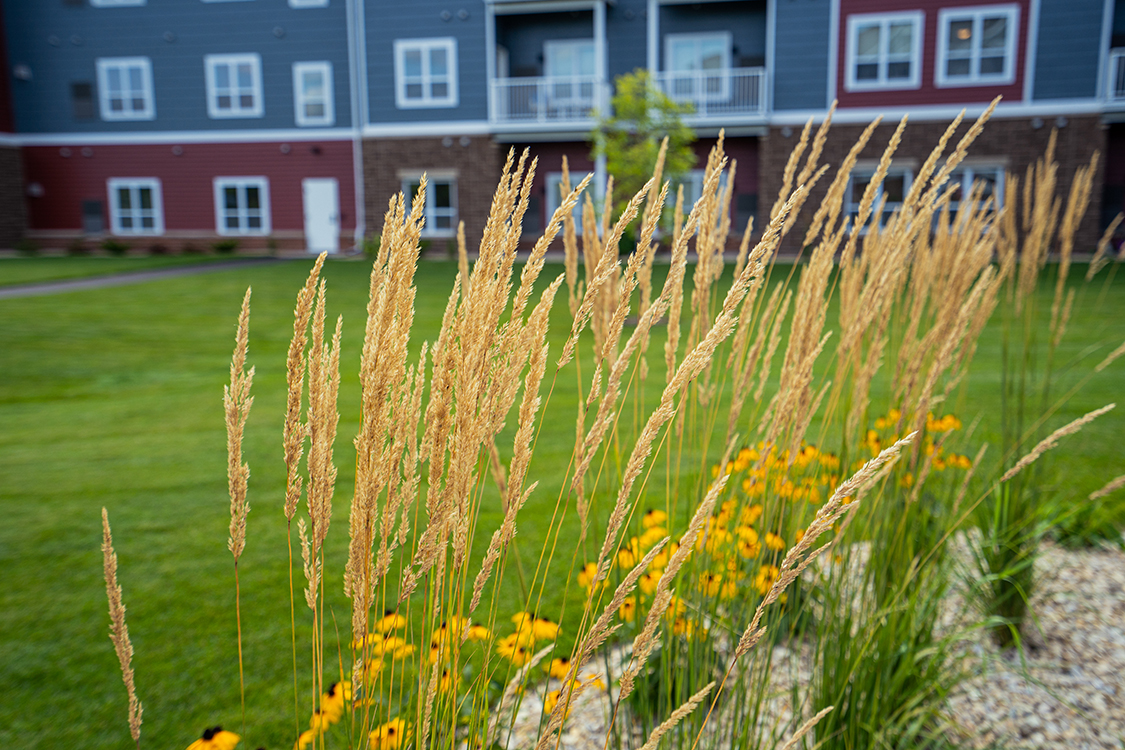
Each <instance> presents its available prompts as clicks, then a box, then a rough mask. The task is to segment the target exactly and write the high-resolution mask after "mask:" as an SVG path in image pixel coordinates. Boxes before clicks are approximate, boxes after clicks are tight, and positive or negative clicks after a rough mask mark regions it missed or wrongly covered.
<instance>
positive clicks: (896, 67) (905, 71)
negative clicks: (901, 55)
mask: <svg viewBox="0 0 1125 750" xmlns="http://www.w3.org/2000/svg"><path fill="white" fill-rule="evenodd" d="M909 77H910V63H908V62H894V63H888V64H887V78H892V79H895V80H898V79H902V78H909Z"/></svg>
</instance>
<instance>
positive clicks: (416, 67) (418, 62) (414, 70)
mask: <svg viewBox="0 0 1125 750" xmlns="http://www.w3.org/2000/svg"><path fill="white" fill-rule="evenodd" d="M403 57H404V58H405V62H406V75H408V76H420V75H422V50H418V49H408V50H406V54H405V55H403Z"/></svg>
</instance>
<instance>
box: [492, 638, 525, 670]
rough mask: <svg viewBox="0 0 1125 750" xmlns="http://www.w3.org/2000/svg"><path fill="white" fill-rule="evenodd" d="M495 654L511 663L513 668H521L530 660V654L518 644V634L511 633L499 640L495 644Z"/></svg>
mask: <svg viewBox="0 0 1125 750" xmlns="http://www.w3.org/2000/svg"><path fill="white" fill-rule="evenodd" d="M496 653H497V654H499V655H500V656H502V657H504V658H505V659H507V660H508V661H510V662H512V665H513V666H516V667H522V666H523V665H524V664H527V662H528V661H530V659H531V652H530V651H528V649H527V647H526V646H524V645H522V644H521V643H520V642H519V634H518V633H512V634H511V635H509V636H505V637H504V638H502V639H500V642H499V643H497V644H496Z"/></svg>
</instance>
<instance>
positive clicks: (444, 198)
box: [402, 172, 457, 237]
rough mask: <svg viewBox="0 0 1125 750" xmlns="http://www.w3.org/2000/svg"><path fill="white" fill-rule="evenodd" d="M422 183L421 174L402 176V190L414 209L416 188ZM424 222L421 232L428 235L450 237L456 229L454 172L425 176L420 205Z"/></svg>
mask: <svg viewBox="0 0 1125 750" xmlns="http://www.w3.org/2000/svg"><path fill="white" fill-rule="evenodd" d="M421 183H422V179H421V175H408V176H404V177H403V178H402V192H403V193H405V194H406V196H407V200H409V202H410V210H411V211H413V210H414V202H415V200H416V199H417V198H418V190H419V188H420V185H421ZM422 210H423V215H424V216H425V219H426V223H425V224H424V225H423V227H422V234H423V235H425V236H428V237H451V236H453V234H454V233H455V232H456V230H457V176H456V175H454V174H450V173H447V174H440V173H437V174H435V173H432V172H431V173H429V174H428V175H427V176H426V203H425V205H424V206H422Z"/></svg>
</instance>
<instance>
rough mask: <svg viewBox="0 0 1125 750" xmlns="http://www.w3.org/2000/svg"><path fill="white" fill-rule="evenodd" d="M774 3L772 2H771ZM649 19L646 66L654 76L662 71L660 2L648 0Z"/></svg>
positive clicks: (647, 19)
mask: <svg viewBox="0 0 1125 750" xmlns="http://www.w3.org/2000/svg"><path fill="white" fill-rule="evenodd" d="M770 1H771V2H772V0H770ZM646 12H647V13H648V17H647V18H646V19H645V21H646V24H645V32H646V33H647V34H648V38H647V39H646V40H645V66H646V67H647V68H648V74H649V75H650V76H652V75H654V74H655V73H656V71H657V70H659V69H660V3H659V2H658V0H648V10H647V11H646Z"/></svg>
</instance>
